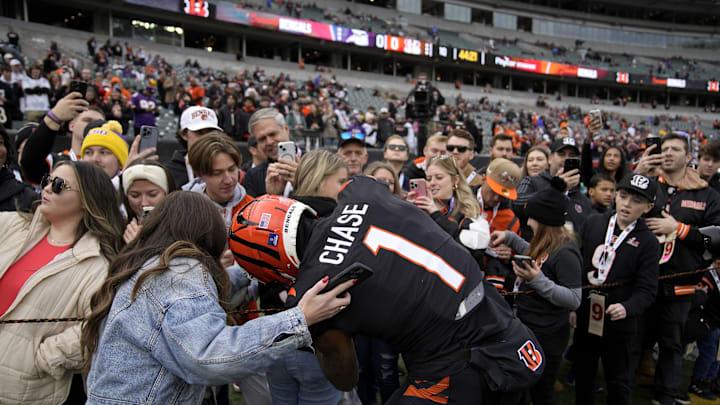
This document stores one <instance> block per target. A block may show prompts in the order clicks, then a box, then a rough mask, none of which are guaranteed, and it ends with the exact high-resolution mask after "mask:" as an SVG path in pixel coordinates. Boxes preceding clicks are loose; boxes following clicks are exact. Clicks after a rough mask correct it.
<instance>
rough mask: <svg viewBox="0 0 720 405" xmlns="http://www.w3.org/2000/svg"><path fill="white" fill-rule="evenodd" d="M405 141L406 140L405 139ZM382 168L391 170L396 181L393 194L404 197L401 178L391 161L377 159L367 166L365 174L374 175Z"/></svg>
mask: <svg viewBox="0 0 720 405" xmlns="http://www.w3.org/2000/svg"><path fill="white" fill-rule="evenodd" d="M393 136H395V135H393ZM401 139H402V138H401ZM403 141H404V139H403ZM385 142H386V144H387V141H385ZM380 169H385V170H387V171H389V172H390V174H392V176H393V181H394V182H395V184H394V187H393V190H394V191H393V194H395V195H397V196H398V197H402V184H400V180H399V178H398V175H397V173H396V172H395V168H393V167H392V165H391V164H390V163H388V162H385V161H382V160H376V161H374V162H372V163H370V164H369V165H368V166H367V167H366V168H365V175H367V176H374V175H375V173H376V172H377V171H378V170H380Z"/></svg>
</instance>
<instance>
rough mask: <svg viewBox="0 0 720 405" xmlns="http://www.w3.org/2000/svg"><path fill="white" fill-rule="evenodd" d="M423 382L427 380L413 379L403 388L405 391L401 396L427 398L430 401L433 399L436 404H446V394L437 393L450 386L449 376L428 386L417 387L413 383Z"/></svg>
mask: <svg viewBox="0 0 720 405" xmlns="http://www.w3.org/2000/svg"><path fill="white" fill-rule="evenodd" d="M423 382H427V381H424V380H421V381H418V380H415V381H413V382H412V383H411V384H410V386H409V387H408V388H407V390H405V393H404V394H403V396H405V397H417V398H422V399H428V400H430V401H433V402H435V403H437V404H447V403H448V398H447V396H438V394H441V393H442V392H443V391H446V390H447V389H448V388H450V377H449V376H448V377H445V378H443V379H442V380H440V382H438V383H437V384H435V385H432V386H430V387H428V388H418V387H417V386H416V385H415V384H422V383H423Z"/></svg>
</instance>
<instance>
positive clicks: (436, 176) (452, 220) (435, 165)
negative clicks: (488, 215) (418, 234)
mask: <svg viewBox="0 0 720 405" xmlns="http://www.w3.org/2000/svg"><path fill="white" fill-rule="evenodd" d="M425 173H426V174H427V181H426V180H425V179H410V192H409V193H408V196H407V200H408V201H409V202H411V203H413V204H415V205H416V206H417V207H418V208H420V209H421V210H423V211H425V212H426V213H428V214H429V215H430V217H431V218H432V219H434V220H435V222H437V223H438V225H440V226H441V227H442V228H443V229H444V230H445V231H446V232H447V233H449V234H450V235H451V236H453V237H454V238H456V239H460V234H461V233H462V232H463V230H466V229H471V228H472V225H471V224H474V223H475V222H476V219H478V217H479V215H480V205H479V204H478V202H477V199H476V198H475V196H474V195H473V193H472V191H470V186H468V184H467V182H466V181H465V177H464V176H463V175H462V173H460V170H459V169H458V167H457V165H456V163H455V159H454V158H453V157H452V156H451V155H440V156H437V157H434V158H432V159H431V160H430V162H429V163H428V165H427V168H426V169H425ZM481 220H482V219H481ZM482 222H484V223H485V224H484V225H485V228H487V222H486V221H485V220H482ZM472 239H473V240H474V239H476V238H472ZM481 239H482V238H481ZM484 240H485V243H484V245H487V239H484ZM460 242H461V243H462V244H463V245H465V246H466V247H468V248H470V249H484V248H485V247H486V246H482V247H479V246H477V244H476V243H474V242H473V243H469V242H468V241H465V242H463V241H460Z"/></svg>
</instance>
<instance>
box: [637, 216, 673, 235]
mask: <svg viewBox="0 0 720 405" xmlns="http://www.w3.org/2000/svg"><path fill="white" fill-rule="evenodd" d="M662 216H663V217H662V218H648V219H646V220H645V222H647V226H648V228H650V230H651V231H652V232H653V233H654V234H656V235H667V234H669V233H672V232H673V231H674V230H676V229H677V227H678V221H676V220H675V218H673V217H672V216H671V215H670V214H668V213H667V212H665V211H662Z"/></svg>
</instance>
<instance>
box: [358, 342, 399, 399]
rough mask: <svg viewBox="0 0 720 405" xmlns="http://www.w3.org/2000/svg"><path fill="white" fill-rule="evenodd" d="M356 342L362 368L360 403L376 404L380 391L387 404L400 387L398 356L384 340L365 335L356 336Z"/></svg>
mask: <svg viewBox="0 0 720 405" xmlns="http://www.w3.org/2000/svg"><path fill="white" fill-rule="evenodd" d="M354 340H355V351H356V352H357V357H358V363H359V366H360V375H359V379H358V385H357V393H358V397H359V398H360V401H361V402H362V403H363V404H373V403H375V402H376V398H377V391H378V390H379V391H380V397H381V398H382V401H383V402H387V401H388V399H390V396H392V395H393V393H394V392H395V390H397V389H398V387H399V386H400V380H399V377H398V355H397V354H395V352H393V350H392V348H391V347H390V345H389V344H387V343H385V342H383V341H382V340H379V339H374V338H370V337H367V336H363V335H356V336H355V339H354ZM376 387H377V389H376Z"/></svg>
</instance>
